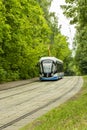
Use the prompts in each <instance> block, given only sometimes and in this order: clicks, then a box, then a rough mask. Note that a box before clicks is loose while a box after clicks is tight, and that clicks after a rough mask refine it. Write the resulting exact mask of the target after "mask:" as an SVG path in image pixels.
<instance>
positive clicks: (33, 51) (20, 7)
mask: <svg viewBox="0 0 87 130" xmlns="http://www.w3.org/2000/svg"><path fill="white" fill-rule="evenodd" d="M51 1H52V0H49V1H48V0H43V1H40V0H37V1H32V0H23V1H20V0H9V1H3V0H1V1H0V25H1V26H0V67H1V69H0V75H2V76H1V79H0V81H11V80H17V79H27V78H31V77H35V76H38V69H37V67H36V65H37V63H38V60H39V58H40V57H41V56H47V55H48V44H50V43H53V44H54V45H53V47H54V49H53V50H52V55H53V56H57V57H59V58H62V59H64V58H65V57H67V55H68V54H69V53H68V51H69V49H68V44H67V43H66V38H64V36H62V35H61V33H60V31H59V28H58V19H57V17H56V16H55V14H54V13H49V7H50V5H51ZM59 35H60V36H59ZM60 37H61V40H62V42H59V44H57V43H58V42H57V40H59V38H60ZM62 44H63V45H62ZM57 45H58V47H57ZM60 45H61V46H64V47H65V49H66V52H67V53H65V54H62V51H63V50H64V47H63V49H62V48H61V49H60V51H59V53H58V50H57V49H59V47H60ZM64 52H65V51H64Z"/></svg>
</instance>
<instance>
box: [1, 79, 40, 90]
mask: <svg viewBox="0 0 87 130" xmlns="http://www.w3.org/2000/svg"><path fill="white" fill-rule="evenodd" d="M36 81H38V78H32V79H27V80H19V81H12V82H7V83H3V84H0V91H3V90H7V89H12V88H15V87H19V86H21V85H26V84H29V83H32V82H36Z"/></svg>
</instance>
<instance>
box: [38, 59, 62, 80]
mask: <svg viewBox="0 0 87 130" xmlns="http://www.w3.org/2000/svg"><path fill="white" fill-rule="evenodd" d="M39 69H40V80H41V81H45V80H58V79H60V78H63V76H64V72H63V61H62V60H60V59H57V58H56V57H42V58H40V60H39Z"/></svg>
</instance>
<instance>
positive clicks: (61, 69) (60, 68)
mask: <svg viewBox="0 0 87 130" xmlns="http://www.w3.org/2000/svg"><path fill="white" fill-rule="evenodd" d="M57 69H58V72H62V71H63V65H62V64H58V65H57Z"/></svg>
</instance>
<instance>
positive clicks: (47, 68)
mask: <svg viewBox="0 0 87 130" xmlns="http://www.w3.org/2000/svg"><path fill="white" fill-rule="evenodd" d="M52 63H53V62H52V61H51V60H44V61H43V63H42V64H43V71H44V73H51V71H52Z"/></svg>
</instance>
